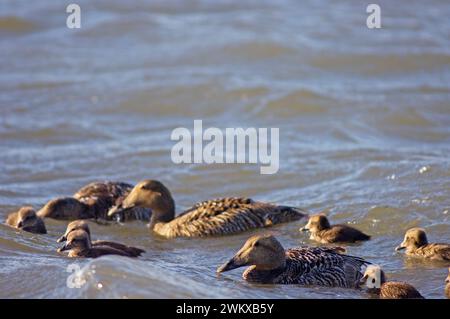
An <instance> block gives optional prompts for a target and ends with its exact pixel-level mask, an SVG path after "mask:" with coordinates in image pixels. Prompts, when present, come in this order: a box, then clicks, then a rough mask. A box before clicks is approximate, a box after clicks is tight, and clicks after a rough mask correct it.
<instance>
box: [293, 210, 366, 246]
mask: <svg viewBox="0 0 450 319" xmlns="http://www.w3.org/2000/svg"><path fill="white" fill-rule="evenodd" d="M300 231H309V232H310V233H311V236H310V239H311V240H315V241H318V242H319V243H322V244H329V243H354V242H356V241H362V240H369V239H370V236H369V235H366V234H364V233H363V232H362V231H359V230H358V229H356V228H353V227H350V226H347V225H333V226H331V225H330V222H329V221H328V218H327V217H326V216H325V215H323V214H318V215H313V216H311V217H310V218H309V221H308V223H307V224H306V225H305V226H304V227H302V228H300Z"/></svg>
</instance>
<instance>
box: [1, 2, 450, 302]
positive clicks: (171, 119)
mask: <svg viewBox="0 0 450 319" xmlns="http://www.w3.org/2000/svg"><path fill="white" fill-rule="evenodd" d="M77 3H78V4H79V5H80V6H81V8H82V28H81V29H80V30H69V29H67V28H66V27H65V19H66V16H67V15H66V13H65V7H64V4H62V3H59V2H58V1H50V0H42V1H34V2H30V1H16V0H14V1H13V0H6V1H5V0H4V1H2V2H1V4H0V36H1V37H0V47H1V50H0V58H1V61H2V62H1V63H0V72H1V73H0V74H1V75H0V108H1V117H0V172H1V173H0V219H4V218H5V217H6V215H7V213H8V212H10V211H11V210H14V209H16V208H17V207H20V206H22V205H24V204H27V205H33V206H35V207H36V208H38V207H40V206H41V205H42V204H44V203H45V202H46V201H47V200H49V199H51V198H53V197H56V196H65V195H71V194H73V193H74V192H75V191H76V190H77V189H78V188H80V187H81V186H83V185H85V184H86V183H88V182H91V181H95V180H107V179H108V180H120V181H127V182H132V183H135V182H137V181H138V180H140V179H142V178H144V177H145V178H157V179H160V180H161V181H163V182H164V183H165V184H166V185H167V186H168V187H169V188H170V189H171V190H172V193H173V194H174V196H175V200H176V202H177V205H178V209H179V210H180V211H181V210H182V209H183V208H187V207H188V206H189V205H191V204H192V203H194V202H196V201H199V200H204V199H209V198H215V197H220V196H234V195H241V196H250V197H252V198H254V199H258V200H267V201H274V202H278V203H283V204H289V205H296V206H301V207H304V208H306V209H308V210H310V211H312V212H318V211H322V210H326V211H328V214H329V216H330V218H331V220H332V221H333V222H336V223H345V222H348V223H351V224H355V225H357V226H358V227H359V228H360V229H362V230H363V231H366V232H368V233H370V234H372V235H373V237H374V239H373V240H372V241H370V242H367V243H364V244H358V245H352V246H350V247H349V248H348V250H349V253H351V254H354V255H357V256H362V257H364V258H366V259H368V260H369V261H372V262H374V263H378V264H381V265H382V266H383V267H384V268H385V270H386V271H387V273H388V276H389V277H390V278H391V279H395V280H405V281H408V282H410V283H412V284H413V285H415V286H416V287H417V288H418V289H419V291H420V292H421V293H422V294H423V295H424V296H426V297H428V298H442V297H443V288H444V279H445V277H446V273H447V269H446V268H445V267H443V266H442V265H439V264H433V263H427V262H421V261H416V260H411V259H408V258H404V256H403V255H402V254H399V253H395V252H394V251H393V248H394V247H395V246H396V245H398V244H399V243H400V241H401V240H402V237H403V234H404V231H405V230H406V229H407V228H409V227H412V226H422V227H425V228H426V229H427V232H428V234H429V239H430V240H431V241H440V242H449V241H450V196H449V194H450V104H449V103H450V102H449V101H450V24H449V22H448V17H449V16H450V4H449V3H448V1H427V2H426V3H425V2H423V1H410V2H408V6H399V5H397V4H394V3H393V2H392V1H378V3H379V4H380V5H381V7H382V23H383V28H382V29H380V30H369V29H367V28H366V25H365V20H366V17H367V14H366V12H365V6H366V3H365V2H364V1H345V2H342V3H339V4H337V3H336V2H335V1H315V0H314V1H312V0H311V1H303V2H302V4H298V1H294V0H292V1H277V2H276V4H275V2H269V1H260V0H258V1H247V2H246V3H245V4H241V1H235V0H233V1H173V2H170V3H167V1H136V2H134V3H132V1H126V2H124V1H118V0H117V1H110V0H108V1H106V0H105V1H81V0H79V1H77ZM194 119H202V120H203V125H204V127H206V126H216V127H219V128H222V129H224V128H225V127H279V128H280V170H279V172H278V173H277V174H275V175H260V174H259V165H257V166H255V165H237V164H236V165H214V166H208V165H198V164H197V165H175V164H173V163H172V162H171V159H170V150H171V147H172V146H173V142H172V141H170V133H171V132H172V130H173V129H174V128H176V127H179V126H184V127H187V128H192V127H193V120H194ZM46 223H47V228H48V230H49V233H48V235H45V236H37V235H32V234H28V233H19V232H16V231H14V230H12V229H10V228H8V227H6V226H4V225H0V287H1V289H0V297H3V298H17V297H25V298H30V297H38V298H41V297H44V298H66V297H70V298H79V297H92V298H103V297H114V298H133V297H139V298H141V297H151V298H153V297H162V298H174V297H178V298H184V297H198V298H201V297H213V298H216V297H221V298H236V297H237V298H239V297H248V298H366V297H368V296H367V295H366V294H365V293H364V292H359V291H353V290H345V289H323V288H302V287H297V286H258V285H252V284H248V283H245V282H243V281H242V280H241V278H240V275H241V273H242V271H241V270H235V271H233V272H229V273H225V274H223V275H222V276H221V277H219V278H218V277H216V275H215V269H216V268H217V266H218V265H220V264H221V263H223V262H224V261H226V260H227V259H228V258H229V257H231V256H232V255H233V253H234V252H235V251H236V250H237V249H238V248H239V247H240V246H241V244H242V243H243V242H244V241H245V239H246V238H248V237H249V236H250V235H251V234H254V233H257V232H256V231H255V232H250V233H245V234H240V235H236V236H230V237H224V238H213V239H208V240H204V239H199V240H186V239H179V240H163V239H160V238H156V237H154V236H152V235H150V234H149V232H148V230H147V229H146V227H145V225H144V223H141V222H134V223H131V224H126V225H123V226H122V225H111V226H102V225H92V233H93V237H94V238H102V239H112V240H117V241H121V242H125V243H129V244H132V245H137V246H140V247H143V248H145V249H146V250H147V253H146V254H145V255H144V256H143V257H142V258H140V259H139V260H130V259H125V258H120V257H108V258H100V259H97V260H92V261H89V260H79V261H76V262H77V263H78V264H79V265H80V267H82V278H83V279H85V280H86V284H85V285H84V286H83V287H82V288H80V289H70V288H67V286H66V280H67V277H68V275H69V273H68V272H66V269H67V266H68V265H69V264H71V263H72V262H73V260H69V259H67V258H64V257H61V256H60V255H58V254H57V253H56V252H55V250H56V248H57V247H58V246H57V244H56V242H55V239H56V238H57V237H58V236H59V235H60V234H61V233H62V232H63V231H64V229H65V225H66V223H65V222H62V221H53V220H47V221H46ZM302 224H303V222H298V223H291V224H285V225H281V226H276V227H273V228H272V229H271V231H273V232H274V233H275V234H276V236H277V237H278V238H279V239H280V240H281V242H282V243H283V245H284V246H285V247H292V246H296V245H303V244H313V243H311V242H310V241H309V240H308V238H307V235H306V234H302V233H300V232H298V228H299V227H301V226H302Z"/></svg>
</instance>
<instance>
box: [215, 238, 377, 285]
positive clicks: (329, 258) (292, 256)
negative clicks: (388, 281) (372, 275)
mask: <svg viewBox="0 0 450 319" xmlns="http://www.w3.org/2000/svg"><path fill="white" fill-rule="evenodd" d="M341 251H342V248H340V247H338V248H325V247H299V248H291V249H288V250H286V251H285V250H284V248H283V246H282V245H281V244H280V242H279V241H278V240H277V239H276V238H275V237H274V236H272V235H270V234H269V235H263V236H253V237H250V238H249V239H248V240H247V241H246V243H245V244H244V246H243V247H242V248H241V249H240V250H239V251H238V252H237V253H236V254H235V255H234V257H233V258H231V259H230V260H229V261H228V262H227V263H225V264H223V265H222V266H220V267H219V268H218V269H217V273H222V272H225V271H229V270H232V269H235V268H238V267H243V266H250V267H249V268H247V270H246V271H245V272H244V273H243V275H242V277H243V279H244V280H246V281H249V282H254V283H262V284H300V285H305V286H309V285H314V286H326V287H343V288H358V287H359V281H360V280H361V278H362V277H363V272H362V269H363V268H364V266H366V265H367V264H369V262H367V261H365V260H364V259H362V258H359V257H354V256H349V255H344V254H341V253H340V252H341Z"/></svg>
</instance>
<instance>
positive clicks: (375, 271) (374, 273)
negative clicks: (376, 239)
mask: <svg viewBox="0 0 450 319" xmlns="http://www.w3.org/2000/svg"><path fill="white" fill-rule="evenodd" d="M385 282H386V275H385V273H384V271H383V269H381V267H380V266H378V265H369V266H367V268H366V271H365V272H364V275H363V277H362V278H361V280H360V281H359V285H360V286H367V287H368V288H369V289H374V288H375V289H379V288H380V287H381V285H382V284H384V283H385ZM377 283H378V284H377ZM377 285H378V287H377Z"/></svg>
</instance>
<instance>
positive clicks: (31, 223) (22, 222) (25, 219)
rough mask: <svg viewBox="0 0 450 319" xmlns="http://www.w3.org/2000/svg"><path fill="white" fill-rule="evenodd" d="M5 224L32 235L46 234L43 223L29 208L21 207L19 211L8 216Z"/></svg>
mask: <svg viewBox="0 0 450 319" xmlns="http://www.w3.org/2000/svg"><path fill="white" fill-rule="evenodd" d="M6 224H7V225H9V226H12V227H14V228H17V229H21V230H23V231H27V232H30V233H34V234H47V229H46V228H45V224H44V221H43V220H42V219H41V218H39V217H38V216H37V215H36V211H35V210H34V209H33V208H32V207H29V206H26V207H22V208H20V209H19V211H17V212H15V213H11V214H9V215H8V218H7V219H6Z"/></svg>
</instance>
